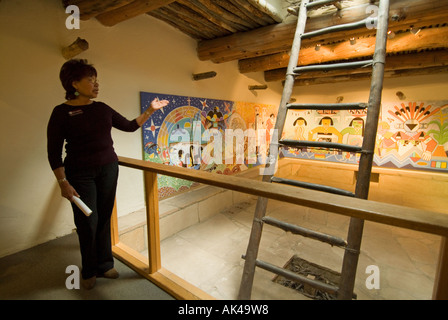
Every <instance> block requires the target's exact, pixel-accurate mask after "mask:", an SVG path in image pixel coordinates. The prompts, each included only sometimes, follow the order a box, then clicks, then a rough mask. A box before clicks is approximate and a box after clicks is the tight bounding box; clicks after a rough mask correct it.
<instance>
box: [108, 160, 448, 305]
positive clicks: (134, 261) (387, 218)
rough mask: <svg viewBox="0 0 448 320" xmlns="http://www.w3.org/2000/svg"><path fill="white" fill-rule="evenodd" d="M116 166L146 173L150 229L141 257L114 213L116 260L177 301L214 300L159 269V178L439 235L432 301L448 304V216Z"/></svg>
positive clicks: (152, 167) (144, 166)
mask: <svg viewBox="0 0 448 320" xmlns="http://www.w3.org/2000/svg"><path fill="white" fill-rule="evenodd" d="M119 164H120V165H121V166H124V167H129V168H134V169H138V170H142V171H143V172H144V185H145V197H146V216H147V225H148V257H147V258H146V257H143V256H142V255H141V254H140V253H138V252H136V251H135V250H133V249H132V248H129V247H128V246H126V245H124V244H122V243H120V241H119V237H118V220H117V210H116V208H115V209H114V212H113V215H112V224H111V225H112V248H113V252H114V255H115V256H116V257H117V258H118V259H120V260H122V261H123V262H124V263H126V264H127V265H129V266H130V267H131V268H132V269H134V270H135V271H136V272H138V273H139V274H141V275H142V276H144V277H145V278H147V279H148V280H150V281H152V282H154V283H155V284H156V285H157V286H159V287H160V288H162V289H163V290H165V291H166V292H168V293H170V294H171V295H173V296H174V297H175V298H176V299H187V300H192V299H214V298H213V297H212V296H210V295H208V294H207V293H205V292H203V291H202V290H200V289H198V288H196V287H195V286H194V285H192V284H190V283H188V282H186V281H185V280H183V279H181V278H180V277H178V276H176V275H175V274H173V273H171V272H170V271H168V270H166V269H164V268H163V267H162V265H161V253H160V236H159V209H158V203H159V200H158V188H157V174H162V175H167V176H171V177H175V178H181V179H185V180H190V181H194V182H199V183H203V184H207V185H211V186H216V187H221V188H225V189H230V190H234V191H238V192H243V193H248V194H252V195H256V196H261V197H266V198H269V199H274V200H279V201H283V202H287V203H291V204H296V205H300V206H305V207H310V208H314V209H319V210H324V211H327V212H331V213H336V214H341V215H344V216H349V217H356V218H360V219H364V220H367V221H373V222H378V223H382V224H387V225H392V226H396V227H401V228H406V229H411V230H416V231H422V232H426V233H430V234H435V235H439V236H442V241H441V247H440V256H439V263H438V268H437V273H436V277H435V283H434V291H433V299H448V245H447V238H448V214H443V213H438V212H431V211H426V210H419V209H414V208H408V207H402V206H397V205H392V204H386V203H381V202H375V201H370V200H363V199H357V198H349V197H344V196H340V195H333V194H326V193H325V194H324V193H322V192H320V191H314V190H307V189H302V188H297V187H292V186H287V185H280V184H274V183H266V182H262V181H258V180H251V179H247V178H241V177H235V176H227V175H218V174H212V173H208V172H204V171H198V170H190V169H185V168H180V167H175V166H167V165H163V164H158V163H154V162H148V161H143V160H137V159H131V158H126V157H119Z"/></svg>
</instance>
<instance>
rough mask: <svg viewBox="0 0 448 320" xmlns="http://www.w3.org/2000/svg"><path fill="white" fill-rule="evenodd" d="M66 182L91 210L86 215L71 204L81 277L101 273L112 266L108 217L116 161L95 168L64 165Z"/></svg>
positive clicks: (115, 180)
mask: <svg viewBox="0 0 448 320" xmlns="http://www.w3.org/2000/svg"><path fill="white" fill-rule="evenodd" d="M65 173H66V177H67V180H68V182H69V183H70V184H71V185H72V186H73V188H75V190H76V191H77V192H78V194H79V195H80V196H81V200H82V201H84V203H85V204H86V205H87V206H88V207H89V208H90V209H91V210H92V211H93V212H92V214H91V215H90V216H89V217H87V216H86V215H85V214H84V213H83V212H82V211H81V210H80V209H79V208H78V207H77V206H76V205H75V204H74V203H72V207H73V214H74V220H75V225H76V231H77V233H78V238H79V245H80V249H81V258H82V271H81V274H82V277H83V278H84V279H88V278H91V277H93V276H96V275H101V274H103V273H104V272H106V271H108V270H109V269H112V268H113V267H114V260H113V256H112V245H111V235H110V217H111V214H112V210H113V207H114V201H115V193H116V189H117V180H118V162H113V163H110V164H106V165H103V166H98V167H89V168H67V167H66V168H65Z"/></svg>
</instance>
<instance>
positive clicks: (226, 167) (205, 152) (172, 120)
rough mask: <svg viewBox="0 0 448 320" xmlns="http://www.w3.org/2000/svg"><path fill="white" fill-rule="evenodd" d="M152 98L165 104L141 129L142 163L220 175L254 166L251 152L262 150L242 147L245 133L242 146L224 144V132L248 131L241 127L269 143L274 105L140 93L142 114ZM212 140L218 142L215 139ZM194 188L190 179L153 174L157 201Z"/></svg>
mask: <svg viewBox="0 0 448 320" xmlns="http://www.w3.org/2000/svg"><path fill="white" fill-rule="evenodd" d="M154 98H159V99H161V100H162V99H167V100H169V101H170V103H169V105H168V106H167V107H165V108H163V109H161V110H158V111H156V112H155V113H154V114H153V115H152V117H151V118H150V120H149V121H147V122H146V123H145V125H144V126H143V130H142V131H143V149H144V160H146V161H154V162H158V163H164V164H167V165H174V166H181V167H184V168H189V169H194V170H205V171H208V172H213V173H218V174H226V175H230V174H235V173H238V172H241V171H244V170H247V169H248V168H250V167H253V166H256V165H258V164H259V163H260V162H259V161H258V157H257V153H259V152H262V151H260V150H259V148H249V147H248V145H250V142H251V141H250V139H251V138H254V139H256V137H255V136H250V135H247V134H246V135H245V136H244V138H245V140H244V142H243V143H238V141H236V142H235V143H231V144H229V143H227V141H226V138H225V135H226V132H228V130H227V129H231V130H233V131H235V130H238V129H240V130H241V131H240V132H242V133H246V132H248V131H247V129H253V130H254V132H256V131H257V130H262V131H263V132H264V133H265V136H266V138H264V136H263V139H266V141H269V139H270V136H269V133H270V129H271V128H273V127H274V124H275V118H276V114H277V113H276V112H277V111H276V110H277V107H276V106H272V105H266V104H256V103H249V102H235V101H229V100H218V99H208V98H198V97H187V96H178V95H169V94H160V93H148V92H141V93H140V101H141V111H142V112H143V111H144V110H146V109H147V108H148V106H149V104H150V102H151V101H152V100H153V99H154ZM235 132H236V131H235ZM218 138H219V139H220V140H221V142H220V143H218V141H215V139H218ZM254 144H256V143H252V145H254ZM228 148H232V150H231V153H232V155H233V157H232V158H231V159H228V158H226V156H227V155H226V151H227V152H228V151H229V150H228ZM251 153H255V154H251ZM227 157H228V156H227ZM251 159H252V160H253V159H255V161H251ZM194 185H195V184H194V183H193V182H191V181H185V180H181V179H177V178H171V177H167V176H159V177H158V186H159V197H160V198H165V197H167V196H169V195H172V194H174V193H177V192H179V191H183V190H188V189H189V188H191V187H193V186H194Z"/></svg>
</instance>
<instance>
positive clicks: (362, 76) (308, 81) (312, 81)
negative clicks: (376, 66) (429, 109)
mask: <svg viewBox="0 0 448 320" xmlns="http://www.w3.org/2000/svg"><path fill="white" fill-rule="evenodd" d="M437 73H448V67H446V66H445V67H429V68H421V69H405V70H391V71H385V72H384V78H386V79H388V78H399V77H413V76H424V75H433V74H437ZM371 76H372V74H371V73H358V74H349V73H347V74H345V75H339V76H329V77H320V78H303V79H298V80H297V81H295V82H294V86H295V87H299V86H309V85H316V84H326V83H335V82H347V81H363V80H370V78H371Z"/></svg>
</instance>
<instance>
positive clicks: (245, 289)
mask: <svg viewBox="0 0 448 320" xmlns="http://www.w3.org/2000/svg"><path fill="white" fill-rule="evenodd" d="M326 5H334V6H336V7H337V9H338V10H340V9H341V4H340V1H335V0H316V1H313V0H302V1H301V3H300V7H299V10H298V12H297V13H298V20H297V27H296V31H295V35H294V41H293V45H292V49H291V53H290V60H289V64H288V68H287V72H286V80H285V84H284V89H283V94H282V98H281V102H280V107H279V110H278V116H277V120H276V124H275V132H277V134H274V135H273V136H272V140H271V143H270V147H269V159H270V160H269V162H268V164H267V165H266V167H265V172H268V173H267V174H266V173H265V174H264V175H263V181H264V182H268V183H272V182H274V183H283V184H289V185H293V186H297V187H302V188H310V189H314V190H319V191H322V192H330V193H333V194H339V195H343V196H348V197H356V198H361V199H367V197H368V193H369V184H370V174H371V171H372V162H373V155H374V148H375V138H376V132H377V127H378V119H379V115H380V106H381V94H382V89H383V78H384V65H385V60H386V42H387V28H388V17H389V0H380V3H379V10H378V16H377V17H369V18H367V19H365V20H361V21H359V22H355V23H348V24H341V25H336V26H330V27H327V28H323V29H320V30H316V31H312V32H308V33H305V25H306V20H307V13H308V11H309V10H315V9H317V8H320V7H322V6H326ZM367 25H369V26H372V25H375V26H377V33H376V44H375V52H374V54H373V58H372V59H370V60H365V61H356V62H346V63H338V64H326V65H310V66H301V67H297V62H298V60H299V51H300V47H301V40H302V39H308V38H312V37H315V36H317V35H323V34H326V33H331V32H335V31H343V30H353V29H356V28H359V27H362V26H365V27H367ZM364 67H371V68H372V78H371V85H370V96H369V101H368V103H345V104H343V103H338V104H296V103H289V101H290V99H291V94H292V89H293V87H294V81H295V77H296V76H297V75H299V74H303V73H305V72H309V71H323V72H325V71H327V70H334V69H345V68H364ZM366 108H367V116H366V124H365V131H364V137H363V143H362V146H361V147H358V146H352V145H347V144H340V143H333V142H315V141H298V140H289V139H287V140H286V139H280V140H279V139H278V137H281V136H282V132H283V128H284V123H285V119H286V115H287V112H288V110H355V109H366ZM281 146H287V147H300V148H304V147H310V148H326V149H330V150H334V149H336V150H341V151H346V152H354V153H359V154H360V159H359V164H358V166H359V167H358V179H357V182H356V188H355V192H354V193H352V192H349V191H346V190H341V189H337V188H333V187H329V186H325V185H318V184H313V183H306V182H301V181H296V180H290V179H284V178H279V177H275V176H274V173H272V171H274V170H269V169H270V168H271V169H272V168H274V167H275V166H276V165H277V163H276V162H277V158H278V157H277V155H278V151H279V147H281ZM267 204H268V199H267V198H264V197H259V198H258V200H257V205H256V208H255V214H254V219H253V223H252V229H251V234H250V238H249V243H248V247H247V251H246V254H245V255H244V256H243V258H244V259H245V264H244V270H243V275H242V279H241V285H240V289H239V294H238V299H242V300H248V299H250V298H251V293H252V286H253V281H254V274H255V268H256V267H260V268H262V269H265V270H268V271H270V272H273V273H276V274H278V275H281V276H283V277H285V278H288V279H290V280H293V281H296V282H299V283H302V284H307V285H310V286H312V287H314V288H316V289H320V290H323V291H325V292H328V293H332V294H334V295H335V296H336V297H337V299H345V300H347V299H352V298H353V295H354V293H353V292H354V286H355V277H356V269H357V265H358V258H359V253H360V248H361V240H362V234H363V228H364V220H362V219H358V218H351V219H350V224H349V230H348V235H347V240H344V239H341V238H338V237H335V236H332V235H327V234H323V233H320V232H316V231H313V230H310V229H306V228H303V227H300V226H297V225H293V224H289V223H286V222H283V221H280V220H278V219H275V218H272V217H269V216H266V209H267ZM265 223H266V224H269V225H272V226H275V227H278V228H280V229H283V230H285V231H289V232H292V233H293V234H297V235H302V236H305V237H310V238H313V239H315V240H318V241H322V242H326V243H328V244H330V245H332V246H333V245H336V246H338V247H341V248H343V249H344V257H343V261H342V269H341V279H340V283H339V284H338V285H337V286H336V285H330V284H327V283H323V282H320V281H317V280H314V279H309V278H307V277H304V276H300V275H298V274H296V273H293V272H291V271H289V270H286V269H284V268H281V267H278V266H275V265H273V264H270V263H268V262H265V261H261V260H258V259H257V256H258V251H259V247H260V241H261V236H262V230H263V225H264V224H265Z"/></svg>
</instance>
